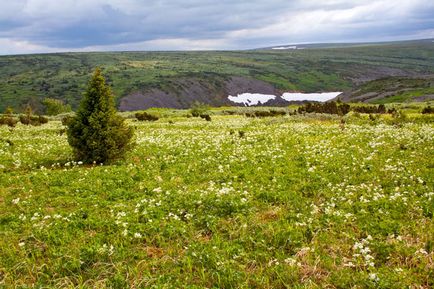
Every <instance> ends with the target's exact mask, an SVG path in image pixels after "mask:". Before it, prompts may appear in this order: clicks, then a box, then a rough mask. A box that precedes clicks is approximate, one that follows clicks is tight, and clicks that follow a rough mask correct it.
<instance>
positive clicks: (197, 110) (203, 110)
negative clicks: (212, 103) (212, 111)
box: [190, 101, 209, 117]
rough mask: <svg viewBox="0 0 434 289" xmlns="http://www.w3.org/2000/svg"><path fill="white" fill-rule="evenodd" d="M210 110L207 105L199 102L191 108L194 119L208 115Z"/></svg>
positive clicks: (194, 103)
mask: <svg viewBox="0 0 434 289" xmlns="http://www.w3.org/2000/svg"><path fill="white" fill-rule="evenodd" d="M208 110H209V106H208V105H206V104H205V103H201V102H198V101H195V102H193V104H192V105H191V107H190V113H191V115H192V116H194V117H199V116H201V115H205V114H207V112H208Z"/></svg>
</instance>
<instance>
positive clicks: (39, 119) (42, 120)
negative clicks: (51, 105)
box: [38, 115, 48, 124]
mask: <svg viewBox="0 0 434 289" xmlns="http://www.w3.org/2000/svg"><path fill="white" fill-rule="evenodd" d="M38 121H39V123H40V124H45V123H48V118H47V117H45V116H42V115H40V116H39V117H38Z"/></svg>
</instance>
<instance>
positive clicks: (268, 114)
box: [245, 110, 286, 117]
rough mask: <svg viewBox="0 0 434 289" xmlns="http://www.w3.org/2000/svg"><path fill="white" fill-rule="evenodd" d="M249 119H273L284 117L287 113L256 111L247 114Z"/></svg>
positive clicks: (280, 111)
mask: <svg viewBox="0 0 434 289" xmlns="http://www.w3.org/2000/svg"><path fill="white" fill-rule="evenodd" d="M245 115H246V116H247V117H273V116H284V115H286V112H285V111H283V110H256V111H253V112H247V113H246V114H245Z"/></svg>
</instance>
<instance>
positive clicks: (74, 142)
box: [67, 68, 133, 163]
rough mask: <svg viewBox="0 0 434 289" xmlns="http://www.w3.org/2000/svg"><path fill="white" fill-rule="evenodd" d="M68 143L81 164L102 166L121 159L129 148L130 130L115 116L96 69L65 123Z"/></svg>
mask: <svg viewBox="0 0 434 289" xmlns="http://www.w3.org/2000/svg"><path fill="white" fill-rule="evenodd" d="M67 134H68V142H69V144H70V145H71V146H72V148H73V152H74V154H75V157H76V158H77V159H78V160H80V161H83V162H87V163H91V162H98V163H106V162H110V161H113V160H116V159H119V158H122V157H123V156H124V155H125V153H126V152H127V151H128V150H129V149H130V148H131V147H132V142H131V139H132V137H133V130H132V129H131V128H130V127H128V126H127V125H126V124H125V120H124V118H122V117H121V116H119V115H117V113H116V108H115V105H114V100H113V95H112V92H111V90H110V88H109V86H108V85H106V82H105V79H104V77H103V76H102V74H101V70H100V69H99V68H97V69H96V70H95V73H94V74H93V76H92V79H91V80H90V81H89V85H88V87H87V90H86V92H85V94H84V97H83V99H82V101H81V103H80V108H79V109H78V111H77V114H76V116H75V117H74V118H73V119H72V120H71V121H69V123H68V131H67Z"/></svg>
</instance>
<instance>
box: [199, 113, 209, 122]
mask: <svg viewBox="0 0 434 289" xmlns="http://www.w3.org/2000/svg"><path fill="white" fill-rule="evenodd" d="M200 118H203V119H205V120H206V121H211V117H210V116H209V114H201V115H200Z"/></svg>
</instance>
